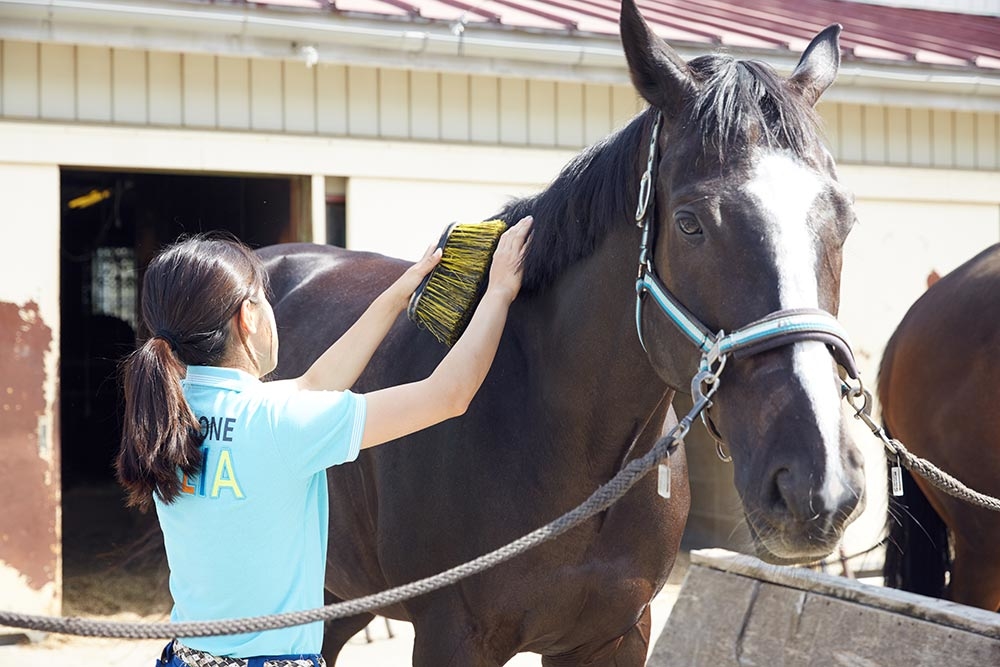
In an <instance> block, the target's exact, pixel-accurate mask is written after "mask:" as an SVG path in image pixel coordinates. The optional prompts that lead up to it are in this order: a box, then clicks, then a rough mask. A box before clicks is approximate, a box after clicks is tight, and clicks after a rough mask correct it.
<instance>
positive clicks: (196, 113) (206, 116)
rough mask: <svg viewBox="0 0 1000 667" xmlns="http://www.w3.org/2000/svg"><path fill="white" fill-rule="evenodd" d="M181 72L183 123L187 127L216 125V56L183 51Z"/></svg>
mask: <svg viewBox="0 0 1000 667" xmlns="http://www.w3.org/2000/svg"><path fill="white" fill-rule="evenodd" d="M182 60H183V70H182V72H181V76H182V80H183V84H184V86H183V89H184V125H185V126H187V127H216V126H217V125H218V112H217V109H216V105H215V101H216V90H217V87H216V80H217V77H216V76H215V63H216V58H215V57H213V56H206V55H202V54H191V53H185V54H184V56H183V59H182Z"/></svg>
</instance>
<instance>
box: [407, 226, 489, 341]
mask: <svg viewBox="0 0 1000 667" xmlns="http://www.w3.org/2000/svg"><path fill="white" fill-rule="evenodd" d="M506 229H507V223H505V222H504V221H502V220H490V221H487V222H478V223H472V224H462V225H454V226H453V227H452V228H451V229H450V231H449V232H447V237H446V239H445V241H444V247H443V249H442V253H441V261H440V262H439V263H438V265H437V266H436V267H435V268H434V270H433V271H432V272H431V274H430V276H428V278H427V279H426V281H425V282H424V284H423V285H422V286H421V287H420V288H419V289H418V290H417V292H416V293H415V294H414V295H413V300H412V301H411V302H410V308H409V310H408V314H409V316H410V319H411V320H413V321H414V322H416V323H417V324H418V325H420V326H421V327H423V328H425V329H427V330H428V331H429V332H430V333H431V334H432V335H433V336H434V337H435V338H436V339H438V340H439V341H441V342H442V343H444V344H445V345H447V346H449V347H451V346H452V345H454V344H455V341H457V340H458V338H459V336H461V335H462V332H463V331H465V327H466V326H467V325H468V324H469V320H470V319H471V318H472V312H473V311H474V310H475V306H476V304H477V302H478V300H479V296H480V288H481V286H482V284H483V282H484V281H485V279H486V272H487V270H488V269H489V266H490V262H491V261H492V259H493V252H494V251H495V250H496V247H497V243H498V242H499V241H500V235H501V234H503V233H504V231H505V230H506Z"/></svg>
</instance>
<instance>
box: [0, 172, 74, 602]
mask: <svg viewBox="0 0 1000 667" xmlns="http://www.w3.org/2000/svg"><path fill="white" fill-rule="evenodd" d="M0 201H3V202H4V212H3V217H2V218H0V228H2V229H3V236H4V242H3V243H2V244H0V267H2V271H0V276H2V279H0V452H2V453H3V455H2V456H0V508H3V511H2V512H0V592H2V597H3V601H4V604H3V606H4V608H7V609H17V610H19V611H23V612H33V613H58V612H59V610H60V605H61V600H62V592H61V588H62V586H61V579H62V567H61V565H62V563H61V541H60V505H59V502H60V482H59V449H58V434H57V433H56V432H55V431H56V428H57V427H58V423H59V420H58V415H57V406H58V403H57V401H58V398H57V381H58V363H59V360H58V353H59V339H58V336H59V170H58V168H56V167H53V166H47V165H37V166H35V165H23V164H22V165H11V164H2V162H0Z"/></svg>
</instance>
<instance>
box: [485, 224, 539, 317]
mask: <svg viewBox="0 0 1000 667" xmlns="http://www.w3.org/2000/svg"><path fill="white" fill-rule="evenodd" d="M532 222H534V220H533V218H532V217H531V216H530V215H529V216H525V217H523V218H521V220H519V221H518V223H517V224H516V225H514V226H513V227H511V228H510V229H508V230H507V231H505V232H504V233H503V235H502V236H501V237H500V243H498V244H497V249H496V252H494V253H493V265H492V266H491V267H490V284H489V288H488V290H489V291H491V292H499V293H502V294H503V295H504V296H506V297H508V298H509V299H510V300H511V301H513V300H514V297H516V296H517V293H518V292H519V291H520V290H521V276H522V273H523V271H522V268H523V267H522V264H523V263H524V254H525V252H527V249H528V239H529V235H530V234H531V223H532Z"/></svg>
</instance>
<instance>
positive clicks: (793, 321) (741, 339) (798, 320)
mask: <svg viewBox="0 0 1000 667" xmlns="http://www.w3.org/2000/svg"><path fill="white" fill-rule="evenodd" d="M798 332H819V333H827V334H830V335H831V336H836V337H837V338H840V339H841V340H843V341H844V342H845V343H846V344H847V345H848V347H850V338H849V336H848V334H847V330H846V329H845V328H844V327H843V326H842V325H841V324H840V322H838V321H837V320H836V318H834V317H833V315H823V314H821V313H819V312H815V313H813V312H810V313H790V314H788V315H782V316H781V317H778V318H775V319H773V320H769V321H766V322H760V323H758V324H751V325H749V326H747V327H745V328H743V329H740V330H738V331H734V332H732V333H731V334H729V335H728V336H726V337H725V338H723V339H722V341H721V342H720V343H719V351H720V353H721V354H728V353H729V352H731V351H732V350H734V349H738V348H741V347H748V346H750V345H753V344H755V343H761V342H763V341H765V340H768V339H770V338H775V337H778V336H784V335H787V334H793V333H798Z"/></svg>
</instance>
